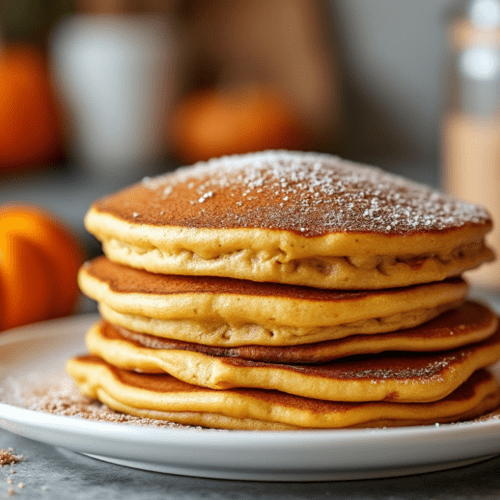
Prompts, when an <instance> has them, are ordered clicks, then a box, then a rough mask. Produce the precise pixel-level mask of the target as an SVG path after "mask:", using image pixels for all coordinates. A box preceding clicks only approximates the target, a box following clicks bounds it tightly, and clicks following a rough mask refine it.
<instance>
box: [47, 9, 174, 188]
mask: <svg viewBox="0 0 500 500" xmlns="http://www.w3.org/2000/svg"><path fill="white" fill-rule="evenodd" d="M176 53H177V47H176V43H175V36H174V30H173V29H172V26H169V25H168V24H167V23H166V22H165V20H164V19H161V18H157V17H153V16H142V15H141V16H136V15H120V16H108V15H73V16H69V17H67V18H65V19H64V20H63V21H62V22H61V23H60V24H59V26H57V28H56V29H55V31H54V34H53V37H52V43H51V56H52V69H53V76H54V80H55V84H56V88H57V89H58V90H59V95H60V97H61V99H62V100H63V103H64V105H65V108H66V109H67V111H68V114H69V117H70V127H71V137H70V141H71V142H70V144H71V147H72V149H73V152H74V156H75V159H76V161H77V162H78V163H80V164H82V165H83V166H84V167H85V168H86V169H88V171H89V172H90V173H91V174H93V175H95V176H98V177H104V178H106V177H113V176H115V175H119V176H122V178H124V179H127V180H129V179H130V180H132V179H134V178H140V177H142V176H143V175H145V174H146V173H149V169H150V167H151V165H153V164H155V163H156V162H158V161H161V159H162V158H163V155H164V144H165V140H164V131H165V122H166V120H167V119H168V109H169V107H170V105H171V100H172V97H173V94H174V93H175V90H176V80H177V79H176V59H177V58H176Z"/></svg>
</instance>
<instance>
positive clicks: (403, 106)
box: [331, 0, 459, 168]
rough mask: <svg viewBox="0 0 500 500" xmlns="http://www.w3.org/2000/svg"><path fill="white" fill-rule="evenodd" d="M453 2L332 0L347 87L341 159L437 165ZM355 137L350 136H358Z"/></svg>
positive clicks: (447, 0) (449, 0) (436, 0)
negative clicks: (343, 155) (344, 148)
mask: <svg viewBox="0 0 500 500" xmlns="http://www.w3.org/2000/svg"><path fill="white" fill-rule="evenodd" d="M458 3H459V2H457V1H456V0H419V1H414V0H376V1H373V0H337V1H332V2H331V5H332V10H333V12H334V15H335V16H337V18H338V26H339V34H340V40H341V43H342V47H341V48H342V50H341V54H342V63H343V66H344V70H345V72H346V78H347V81H348V82H349V83H348V84H347V85H348V87H350V91H349V96H348V100H349V106H350V112H349V114H348V121H349V129H350V133H349V135H350V136H351V137H354V139H353V142H352V144H351V147H349V148H348V150H347V154H348V155H349V156H351V157H356V158H358V157H359V158H360V159H371V158H373V159H376V158H378V157H387V156H392V157H396V158H399V159H405V160H410V161H415V162H417V163H429V162H430V163H431V164H432V165H433V166H434V168H437V164H438V161H439V121H440V115H441V113H442V107H443V100H444V99H443V98H444V89H443V82H444V77H445V72H446V64H447V59H446V46H445V30H446V21H447V16H448V14H449V12H450V11H451V10H452V8H453V7H455V6H456V5H457V4H458ZM359 130H360V131H361V132H360V134H361V137H357V131H359Z"/></svg>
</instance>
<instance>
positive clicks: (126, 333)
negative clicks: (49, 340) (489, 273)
mask: <svg viewBox="0 0 500 500" xmlns="http://www.w3.org/2000/svg"><path fill="white" fill-rule="evenodd" d="M491 226H492V223H491V220H490V218H489V216H488V214H487V213H486V212H485V211H484V210H483V209H482V208H480V207H478V206H475V205H471V204H468V203H465V202H461V201H459V200H455V199H453V198H450V197H448V196H446V195H444V194H441V193H438V192H436V191H433V190H431V189H429V188H427V187H425V186H421V185H418V184H415V183H412V182H409V181H407V180H404V179H401V178H399V177H396V176H393V175H389V174H387V173H384V172H382V171H380V170H378V169H376V168H373V167H366V166H361V165H357V164H354V163H352V162H348V161H344V160H341V159H339V158H337V157H332V156H328V155H319V154H312V153H292V152H283V151H280V152H264V153H254V154H248V155H241V156H231V157H225V158H221V159H216V160H211V161H209V162H207V163H200V164H197V165H195V166H193V167H187V168H183V169H179V170H178V171H176V172H174V173H169V174H165V175H163V176H160V177H156V178H145V179H143V181H142V182H140V183H139V184H136V185H134V186H132V187H130V188H128V189H125V190H123V191H121V192H118V193H116V194H113V195H110V196H108V197H106V198H103V199H101V200H99V201H97V202H96V203H94V204H93V206H92V207H91V209H90V210H89V212H88V214H87V216H86V227H87V229H88V230H89V231H90V232H91V233H92V234H94V235H95V236H96V237H97V238H98V239H99V240H100V241H101V242H102V244H103V249H104V253H105V256H102V257H98V258H97V259H95V260H93V261H91V262H87V263H86V264H85V265H84V266H83V267H82V269H81V271H80V275H79V282H80V286H81V289H82V290H83V292H84V293H85V294H87V295H88V296H89V297H91V298H93V299H95V300H96V301H97V302H98V304H99V310H100V313H101V316H102V320H101V321H100V322H99V323H98V324H96V325H94V326H93V327H92V328H91V330H90V331H89V332H88V334H87V345H88V348H89V351H90V353H91V354H90V355H87V356H81V357H77V358H74V359H72V360H70V361H69V363H68V371H69V373H70V375H71V376H72V377H73V378H74V379H75V380H76V382H77V384H78V386H79V387H80V388H81V390H82V392H83V393H84V394H86V395H88V396H90V397H92V398H95V399H99V400H100V401H102V402H103V403H105V404H107V405H108V406H110V407H111V408H113V409H115V410H117V411H122V412H125V413H129V414H132V415H136V416H140V417H151V418H157V419H165V420H170V421H173V422H178V423H181V424H189V425H201V426H206V427H216V428H231V429H294V428H339V427H370V426H397V425H415V424H427V423H437V422H451V421H458V420H464V419H469V418H473V417H475V416H478V415H481V414H483V413H486V412H488V411H490V410H492V409H494V408H495V407H497V406H498V405H499V404H500V389H499V387H498V385H497V383H496V381H495V380H494V378H493V376H492V375H491V374H490V373H489V372H488V371H487V370H486V368H487V367H488V366H490V365H492V364H493V363H495V362H496V361H497V360H498V359H500V332H499V330H498V319H497V317H496V315H495V314H494V313H493V312H492V311H491V310H490V309H489V308H488V307H487V306H485V305H481V304H477V303H474V302H471V301H467V284H466V282H465V281H463V280H462V278H461V277H460V275H461V273H462V272H463V271H466V270H468V269H472V268H474V267H477V266H479V265H480V264H482V263H483V262H486V261H489V260H492V258H493V254H492V252H491V250H490V249H489V248H487V247H486V246H485V244H484V236H485V234H486V233H487V232H488V231H489V230H490V229H491Z"/></svg>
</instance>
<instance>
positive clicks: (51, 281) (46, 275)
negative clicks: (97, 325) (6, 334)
mask: <svg viewBox="0 0 500 500" xmlns="http://www.w3.org/2000/svg"><path fill="white" fill-rule="evenodd" d="M82 262H83V253H82V251H81V249H80V246H79V244H78V243H77V241H76V239H75V238H74V236H73V235H72V234H71V233H70V232H69V231H68V230H67V229H66V228H65V227H64V225H63V224H62V223H61V222H59V221H58V220H57V219H56V218H55V217H54V216H53V215H52V214H50V213H48V212H46V211H43V210H41V209H39V208H36V207H33V206H27V205H4V206H2V207H0V330H2V329H7V328H13V327H15V326H20V325H23V324H26V323H32V322H34V321H40V320H44V319H50V318H55V317H59V316H65V315H68V314H70V313H71V312H72V310H73V309H74V307H75V304H76V302H77V299H78V296H79V291H78V287H77V283H76V275H77V271H78V268H79V267H80V265H81V264H82Z"/></svg>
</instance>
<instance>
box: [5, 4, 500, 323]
mask: <svg viewBox="0 0 500 500" xmlns="http://www.w3.org/2000/svg"><path fill="white" fill-rule="evenodd" d="M499 82H500V0H499V1H497V0H470V1H458V0H419V1H418V2H415V1H414V0H377V1H376V2H375V1H373V0H328V1H327V0H274V1H272V2H270V1H266V0H242V1H238V2H227V1H224V0H205V1H203V0H200V1H197V0H191V1H189V0H187V1H181V0H170V1H169V0H164V1H163V0H102V1H100V0H87V1H86V0H74V1H70V0H51V1H50V2H47V1H45V0H15V1H14V0H4V1H3V2H1V3H0V207H2V206H3V207H4V208H3V210H4V213H5V211H7V212H9V210H8V205H6V204H7V203H11V202H16V203H17V204H18V205H19V204H20V205H21V206H24V205H25V204H36V205H37V206H39V207H42V209H44V210H47V211H48V214H47V217H48V218H53V217H56V218H57V223H58V224H61V225H62V226H64V228H69V230H70V231H72V234H73V235H74V238H75V241H76V243H77V244H78V245H79V246H80V250H81V252H82V253H81V255H83V257H86V258H89V257H92V256H93V255H95V254H97V253H99V252H100V249H99V245H98V244H97V242H96V241H95V240H93V239H92V237H90V236H89V235H87V234H86V233H85V231H84V228H83V217H84V214H85V212H86V210H87V209H88V207H89V205H90V204H91V202H92V201H93V200H94V199H96V198H98V197H100V196H102V195H104V194H107V193H109V192H112V191H114V190H116V189H118V188H120V187H123V186H125V185H128V184H130V183H132V182H135V181H138V180H140V179H142V178H143V177H144V176H148V175H154V174H157V173H161V172H165V171H168V170H173V169H175V168H176V167H178V166H180V165H185V164H190V163H193V162H196V161H199V160H204V159H207V158H210V157H213V156H221V155H224V154H231V153H244V152H248V151H256V150H263V149H269V148H273V149H274V148H286V149H295V150H315V151H326V152H330V153H334V154H338V155H340V156H343V157H346V158H350V159H353V160H357V161H362V162H366V163H371V164H376V165H378V166H381V167H382V168H384V169H386V170H389V171H392V172H396V173H399V174H401V175H404V176H406V177H409V178H412V179H415V180H417V181H419V182H423V183H426V184H429V185H432V186H435V187H440V188H442V189H445V190H447V191H449V192H451V193H453V194H455V195H457V196H459V197H461V198H465V199H468V200H470V201H474V202H478V203H481V204H484V205H486V206H487V207H488V208H489V210H490V211H491V212H492V213H493V215H494V217H495V218H496V219H497V220H500V196H499V192H500V166H499V164H500V127H499V124H500V121H499V119H498V109H499V102H500V91H499ZM6 206H7V209H6V208H5V207H6ZM16 210H17V209H16ZM11 212H12V210H11ZM11 225H15V223H14V222H11ZM6 227H7V224H6V223H4V231H5V228H6ZM1 233H2V216H1V213H0V236H1ZM490 239H491V243H492V244H493V246H495V247H496V249H497V250H498V249H499V247H500V233H499V231H498V230H496V231H495V232H494V233H493V234H492V235H491V237H490ZM1 241H2V239H1V237H0V271H1V265H2V264H1V262H2V260H1V255H2V254H1ZM59 257H60V256H59ZM83 257H82V258H83ZM473 279H474V280H475V283H477V284H478V285H480V286H484V287H489V288H493V289H499V288H500V267H499V266H498V265H497V266H496V268H494V267H492V266H485V271H484V272H482V274H476V275H475V277H474V278H473ZM0 284H1V281H0ZM0 296H1V286H0ZM1 328H2V326H1V322H0V329H1Z"/></svg>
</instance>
